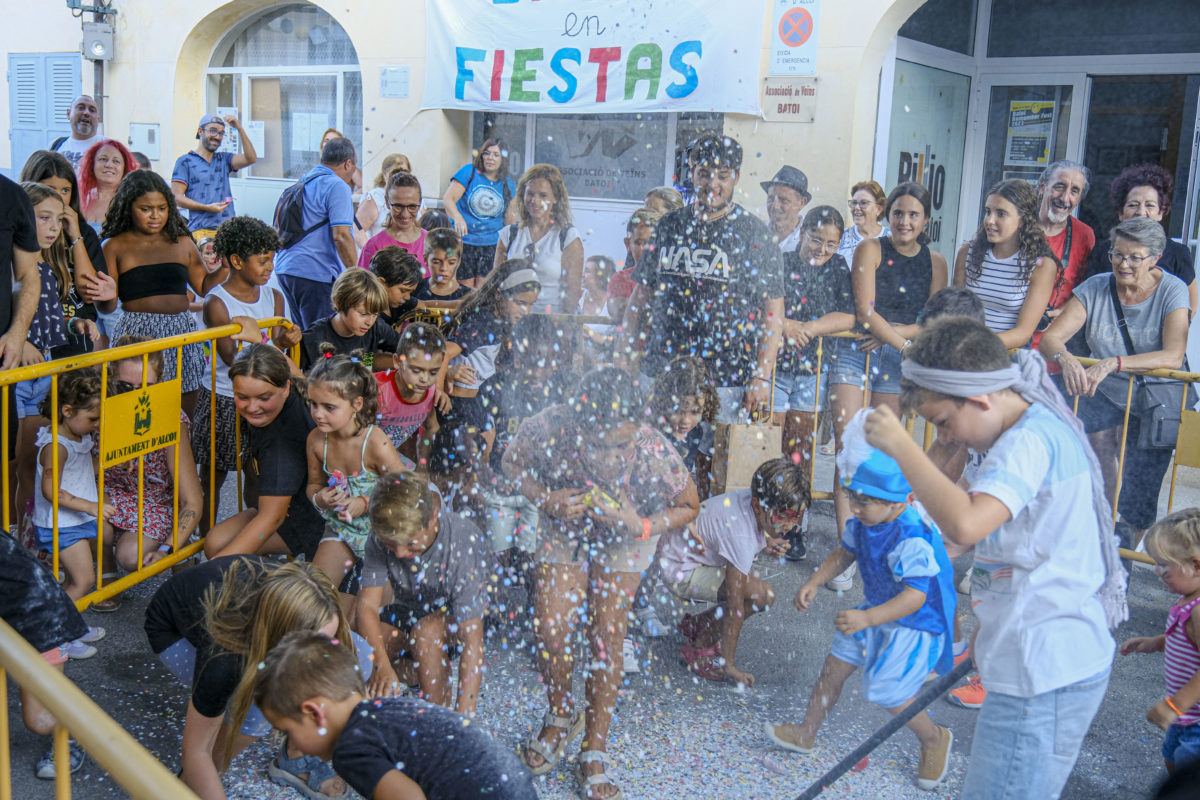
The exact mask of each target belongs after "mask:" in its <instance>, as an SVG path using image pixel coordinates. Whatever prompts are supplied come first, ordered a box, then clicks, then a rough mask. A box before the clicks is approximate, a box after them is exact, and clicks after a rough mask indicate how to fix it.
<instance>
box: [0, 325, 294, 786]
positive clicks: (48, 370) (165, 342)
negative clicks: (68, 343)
mask: <svg viewBox="0 0 1200 800" xmlns="http://www.w3.org/2000/svg"><path fill="white" fill-rule="evenodd" d="M258 325H259V328H273V327H277V326H282V327H285V328H290V327H293V324H292V322H291V321H290V320H287V319H284V318H282V317H273V318H269V319H264V320H259V321H258ZM240 331H241V326H240V325H238V324H236V323H231V324H229V325H222V326H221V327H218V328H208V329H205V330H202V331H196V332H194V333H185V334H180V335H178V336H170V337H167V338H164V339H155V340H152V341H148V342H141V343H138V344H132V345H127V346H125V347H114V348H109V349H107V350H99V351H97V352H94V353H87V354H84V355H79V356H74V357H71V358H64V359H59V360H56V361H48V362H45V363H42V364H33V365H30V366H26V367H18V368H15V369H10V370H6V371H4V372H0V449H2V450H3V452H4V453H5V454H7V452H8V447H9V442H8V423H9V414H10V413H12V411H11V409H10V408H9V403H8V398H9V391H8V390H7V387H8V386H10V385H13V384H16V383H20V382H21V381H27V380H34V379H37V378H42V377H49V378H50V400H51V402H50V405H51V407H52V408H57V407H58V379H59V376H60V375H62V374H63V373H66V372H70V371H72V370H76V369H80V368H82V367H91V366H99V367H100V368H101V395H100V400H101V403H102V404H103V402H104V400H105V398H106V397H107V394H108V365H109V364H111V363H112V362H114V361H123V360H125V359H129V358H137V357H139V356H140V357H141V358H142V387H141V388H142V389H143V390H145V389H146V388H147V385H148V384H147V383H146V376H147V374H148V368H147V365H148V362H149V355H150V354H151V353H156V352H168V351H171V350H174V351H175V355H176V359H177V363H181V361H182V352H183V347H184V346H185V345H189V344H199V343H205V342H208V343H212V342H215V341H216V340H217V339H223V338H226V337H229V336H234V335H236V334H237V333H239V332H240ZM211 349H212V354H211V355H212V357H213V358H219V356H217V355H216V348H215V347H212V348H211ZM290 355H291V357H292V359H293V360H297V361H298V358H299V347H298V346H296V347H293V348H292V351H291V354H290ZM215 389H216V374H215V372H214V373H213V382H212V387H211V388H210V391H211V393H212V400H211V402H212V407H211V408H210V412H211V413H210V425H209V448H210V449H209V453H210V458H209V464H210V472H209V474H210V487H211V486H212V485H213V482H215V473H214V470H215V464H216V459H215V457H211V456H212V454H214V453H215V439H216V413H215V405H216V390H215ZM235 425H236V423H235ZM238 432H239V435H240V428H238ZM182 434H183V430H182V428H181V429H180V431H179V434H178V436H177V439H176V442H175V446H176V450H175V463H174V465H173V467H174V470H175V474H176V475H178V471H179V450H178V447H179V446H180V444H182V442H181V441H180V440H182V438H183V436H182ZM50 436H51V441H57V437H58V417H57V415H53V416H51V418H50ZM99 438H100V437H99V436H98V439H97V440H98V441H99ZM103 446H104V443H103V442H102V441H100V442H99V447H100V450H101V452H103ZM189 446H190V443H189ZM131 458H137V459H138V467H137V469H138V531H137V532H138V559H137V560H138V567H137V569H136V570H134V571H133V572H131V573H129V574H128V575H126V576H125V577H123V578H120V579H118V580H115V581H111V582H108V583H106V582H105V581H104V569H103V563H104V516H103V498H104V472H105V470H104V467H103V466H101V468H100V469H99V470H98V472H99V475H98V476H97V477H98V482H99V486H98V497H99V498H101V500H100V506H101V508H100V512H101V513H100V514H99V515H98V517H97V520H96V527H97V536H96V551H97V557H96V560H95V567H96V587H95V589H93V590H92V591H91V592H89V593H88V594H86V595H84V596H83V597H81V598H80V599H79V600H77V601H76V603H75V604H76V606H77V607H78V608H79V609H80V610H83V609H86V608H87V607H88V606H89V605H91V604H92V603H95V602H98V601H101V600H104V599H106V598H109V597H112V596H114V595H116V594H119V593H120V592H123V591H124V590H126V589H128V588H129V587H131V586H134V585H135V584H138V583H141V582H142V581H144V580H147V579H149V578H151V577H153V576H155V575H157V574H159V573H160V572H162V571H163V570H166V569H170V568H171V567H173V566H175V565H176V564H178V563H180V562H181V561H185V560H187V559H189V558H191V557H192V556H193V555H195V554H196V553H197V552H199V551H200V549H201V548H202V547H203V546H204V540H203V539H202V538H200V539H197V540H196V541H193V542H190V543H184V544H183V545H181V544H180V542H179V483H178V480H177V479H176V480H175V481H173V483H174V488H173V498H172V517H171V518H172V521H173V527H174V530H173V532H172V540H171V545H172V548H171V553H170V554H169V555H167V556H166V557H164V558H162V559H159V560H158V561H155V562H154V563H152V564H149V565H146V564H143V563H142V562H143V553H142V535H141V534H142V530H143V516H144V514H143V509H142V506H143V498H144V479H145V458H146V454H142V455H137V456H131ZM126 460H128V459H126ZM102 463H103V462H102ZM240 466H241V465H240V454H239V464H238V475H239V484H238V507H239V510H241V504H242V493H241V484H240V475H241V469H240ZM59 468H60V465H59V463H58V448H57V447H55V448H51V474H52V476H53V484H54V487H55V489H54V498H53V502H52V529H53V542H52V545H51V569H52V571H53V574H55V575H57V574H58V572H59V542H58V535H59V530H58V496H57V495H58V479H59ZM9 486H10V475H9V464H8V459H7V456H6V457H5V458H4V460H3V464H2V465H0V492H3V498H2V499H0V522H2V523H3V525H4V529H5V530H6V531H7V530H11V526H12V509H10V507H9V496H10V495H9ZM40 490H41V489H40V487H38V486H35V487H34V491H40ZM215 500H216V498H215V492H214V493H212V496H211V498H210V509H215V504H216V503H215ZM214 516H215V513H210V520H211V519H212V517H214ZM0 800H2V798H0Z"/></svg>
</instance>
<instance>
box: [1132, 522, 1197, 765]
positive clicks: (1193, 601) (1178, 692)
mask: <svg viewBox="0 0 1200 800" xmlns="http://www.w3.org/2000/svg"><path fill="white" fill-rule="evenodd" d="M1146 550H1147V552H1149V553H1150V555H1151V556H1153V557H1154V561H1155V562H1156V565H1155V567H1154V571H1155V573H1156V574H1157V575H1158V577H1159V578H1161V579H1162V582H1163V583H1164V584H1166V587H1167V588H1168V589H1169V590H1171V591H1172V592H1174V593H1175V594H1178V595H1182V597H1181V598H1180V599H1179V602H1177V603H1176V604H1175V605H1173V606H1171V611H1170V612H1169V613H1168V614H1167V632H1166V633H1165V634H1163V635H1162V636H1139V637H1137V638H1135V639H1130V640H1129V641H1127V642H1125V643H1124V644H1123V645H1121V654H1122V655H1129V654H1130V653H1157V652H1160V651H1161V652H1164V653H1165V656H1166V657H1165V659H1164V664H1163V666H1164V669H1165V671H1166V684H1167V696H1166V697H1165V698H1163V699H1162V700H1159V701H1158V702H1157V703H1155V704H1154V705H1153V706H1151V708H1150V711H1148V712H1147V713H1146V719H1148V720H1150V721H1151V722H1153V723H1154V724H1155V725H1157V726H1158V727H1160V728H1162V729H1163V730H1164V731H1166V733H1167V736H1166V738H1165V739H1164V740H1163V746H1162V754H1163V760H1164V761H1165V762H1166V764H1167V771H1168V772H1170V773H1174V772H1175V771H1176V770H1178V769H1180V768H1182V767H1183V766H1185V765H1187V764H1189V763H1192V762H1196V761H1200V725H1198V724H1197V723H1200V647H1198V645H1200V509H1197V508H1189V509H1185V510H1183V511H1176V512H1175V513H1174V514H1172V515H1171V516H1169V517H1167V518H1166V519H1163V520H1160V521H1159V522H1157V523H1155V525H1154V527H1152V528H1151V529H1150V530H1149V531H1147V533H1146Z"/></svg>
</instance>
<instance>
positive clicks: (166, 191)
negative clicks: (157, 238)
mask: <svg viewBox="0 0 1200 800" xmlns="http://www.w3.org/2000/svg"><path fill="white" fill-rule="evenodd" d="M153 192H158V193H159V194H161V195H162V196H163V199H164V200H166V201H167V222H166V224H165V225H164V226H163V229H162V235H163V236H164V237H165V238H166V239H168V240H169V241H171V242H172V243H174V242H176V241H178V240H179V239H180V237H183V236H190V234H189V233H188V226H187V222H185V221H184V219H183V217H181V216H179V208H178V206H176V205H175V194H174V192H172V191H171V187H169V186H167V182H166V181H165V180H163V179H162V176H161V175H159V174H158V173H157V172H153V171H151V170H148V169H139V170H134V171H133V172H130V173H129V174H128V175H126V176H125V177H124V178H122V179H121V183H120V184H118V186H117V191H116V194H114V195H113V199H112V203H111V204H110V205H109V207H108V216H107V217H105V218H104V227H103V228H101V230H100V238H101V239H111V238H113V237H114V236H119V235H121V234H122V233H125V232H126V231H131V230H133V229H134V224H133V204H134V201H136V200H137V199H138V198H139V197H141V196H142V195H146V194H151V193H153Z"/></svg>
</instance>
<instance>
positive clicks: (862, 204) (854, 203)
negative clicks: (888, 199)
mask: <svg viewBox="0 0 1200 800" xmlns="http://www.w3.org/2000/svg"><path fill="white" fill-rule="evenodd" d="M873 205H875V201H874V200H851V201H850V207H851V208H866V207H867V206H873Z"/></svg>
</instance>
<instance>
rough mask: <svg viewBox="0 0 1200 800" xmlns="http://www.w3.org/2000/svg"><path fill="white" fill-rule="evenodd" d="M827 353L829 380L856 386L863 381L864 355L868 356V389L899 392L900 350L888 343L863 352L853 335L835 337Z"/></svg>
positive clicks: (880, 391)
mask: <svg viewBox="0 0 1200 800" xmlns="http://www.w3.org/2000/svg"><path fill="white" fill-rule="evenodd" d="M835 342H836V344H835V345H834V347H833V352H832V353H831V354H830V357H829V363H830V373H829V382H830V383H840V384H844V385H846V386H857V387H858V388H859V389H862V388H864V387H865V385H866V383H867V356H870V358H871V391H872V392H878V393H879V394H900V351H899V350H897V349H896V348H894V347H892V346H891V345H886V344H885V345H884V346H883V347H880V348H878V349H877V350H873V351H872V352H870V353H867V352H865V351H863V350H859V349H858V342H856V341H854V340H853V339H837V340H835Z"/></svg>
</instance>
